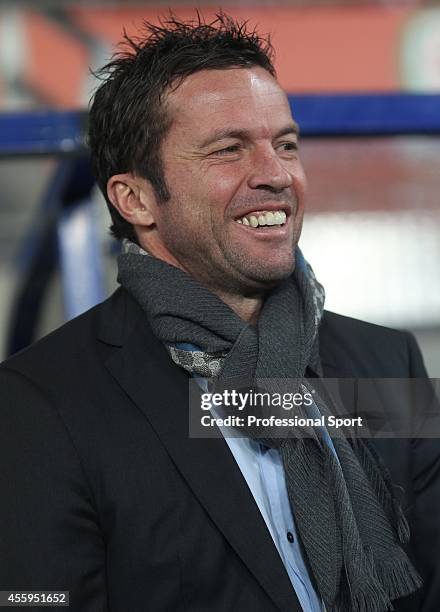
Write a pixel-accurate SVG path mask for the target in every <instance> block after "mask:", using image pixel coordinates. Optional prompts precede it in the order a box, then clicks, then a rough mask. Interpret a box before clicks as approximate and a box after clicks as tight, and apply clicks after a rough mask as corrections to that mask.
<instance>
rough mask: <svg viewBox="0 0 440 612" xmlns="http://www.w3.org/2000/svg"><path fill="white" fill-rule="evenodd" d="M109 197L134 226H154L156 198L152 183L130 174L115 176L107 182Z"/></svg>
mask: <svg viewBox="0 0 440 612" xmlns="http://www.w3.org/2000/svg"><path fill="white" fill-rule="evenodd" d="M107 196H108V198H109V200H110V202H111V203H112V204H113V206H114V207H115V208H116V210H117V211H118V212H119V214H120V215H121V216H122V217H124V219H125V220H126V221H128V222H129V223H131V224H132V225H140V226H144V227H149V226H151V225H154V223H155V219H154V211H155V206H156V196H155V193H154V190H153V187H152V185H151V183H150V182H149V181H147V180H145V179H142V178H139V177H137V176H133V175H132V174H130V173H125V174H115V175H114V176H112V177H110V178H109V180H108V182H107Z"/></svg>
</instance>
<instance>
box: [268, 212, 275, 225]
mask: <svg viewBox="0 0 440 612" xmlns="http://www.w3.org/2000/svg"><path fill="white" fill-rule="evenodd" d="M266 223H267V225H275V215H274V214H273V212H268V213H266Z"/></svg>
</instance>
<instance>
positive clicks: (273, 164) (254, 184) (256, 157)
mask: <svg viewBox="0 0 440 612" xmlns="http://www.w3.org/2000/svg"><path fill="white" fill-rule="evenodd" d="M251 163H252V167H251V171H250V173H249V177H248V186H249V187H250V188H251V189H268V190H270V191H274V192H279V191H283V189H287V188H288V187H291V186H292V183H293V176H292V174H291V173H290V172H289V171H288V170H287V168H286V167H285V165H284V164H283V160H281V159H280V158H279V156H278V154H277V152H276V151H275V150H274V149H273V148H272V146H270V148H264V149H258V148H256V149H255V150H254V154H253V156H252V162H251Z"/></svg>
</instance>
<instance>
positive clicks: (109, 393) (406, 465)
mask: <svg viewBox="0 0 440 612" xmlns="http://www.w3.org/2000/svg"><path fill="white" fill-rule="evenodd" d="M126 43H127V47H126V49H125V50H122V51H121V52H120V53H119V54H117V55H116V56H115V57H114V58H113V60H112V61H111V62H110V63H109V64H108V65H107V66H105V67H104V68H103V69H102V71H100V72H99V74H98V76H99V77H100V78H101V79H102V83H101V84H100V86H99V88H98V89H97V91H96V93H95V95H94V99H93V104H92V106H91V112H90V146H91V152H92V160H93V165H94V168H95V173H96V177H97V180H98V183H99V185H100V187H101V189H102V191H103V193H104V195H105V197H106V200H107V204H108V206H109V210H110V213H111V216H112V220H113V226H112V231H113V234H114V235H115V237H116V238H118V239H119V240H121V241H122V250H121V255H120V256H119V259H118V266H119V276H118V279H119V282H120V284H121V287H120V288H119V289H118V290H117V291H116V293H115V294H114V295H113V296H111V297H110V298H109V299H108V300H107V301H106V302H104V303H103V304H101V305H98V306H97V307H96V308H94V309H92V310H91V311H89V312H87V313H85V314H84V315H82V316H81V317H79V318H77V319H75V320H74V321H71V322H70V323H68V324H67V325H65V326H63V327H62V328H61V329H60V330H58V331H57V332H55V333H54V334H51V335H50V336H49V337H47V338H45V339H43V340H42V341H40V342H39V343H37V344H36V345H34V346H33V347H31V348H30V349H28V350H26V351H24V352H22V353H21V354H19V355H17V356H15V357H12V358H11V359H9V360H8V361H7V362H5V363H4V364H3V365H2V367H1V369H0V385H1V397H2V405H1V412H0V465H1V470H0V487H1V489H0V490H1V494H2V502H1V504H0V525H1V530H2V531H1V537H0V588H1V589H3V590H5V589H10V590H11V592H17V591H18V590H21V591H43V590H44V591H69V594H70V605H71V607H72V609H73V610H75V611H79V612H88V611H90V612H98V611H104V610H109V611H110V610H111V611H112V612H127V611H129V612H141V611H144V610H149V611H152V612H160V611H164V612H165V611H169V610H172V611H173V612H174V611H175V612H177V611H179V610H182V611H183V610H187V611H191V612H196V611H200V612H230V611H234V612H235V611H240V612H241V611H243V612H244V611H246V612H247V611H248V610H252V612H269V611H274V612H275V611H276V610H278V611H280V610H281V611H282V612H293V611H297V612H300V611H301V610H304V611H305V612H322V611H323V610H327V612H351V611H362V612H385V611H386V610H390V609H395V610H401V611H402V612H404V611H407V612H408V611H410V610H411V611H414V612H415V611H418V612H420V611H424V612H434V610H437V609H438V602H439V593H440V591H439V586H438V584H439V580H438V567H437V565H438V564H437V561H436V556H438V555H436V554H430V552H429V551H430V550H432V549H433V547H434V550H435V547H436V546H437V545H438V528H437V520H438V515H439V507H438V503H439V501H438V495H437V494H436V491H437V488H436V487H437V485H436V483H437V481H438V471H439V452H438V444H437V443H434V442H435V441H434V442H433V441H430V440H416V441H413V440H410V439H402V440H386V441H385V443H384V444H382V445H380V446H377V447H376V448H375V447H374V446H373V444H372V442H368V443H367V441H365V440H362V439H360V440H357V439H356V438H350V439H348V438H346V437H345V435H344V433H338V434H335V435H334V436H332V437H330V436H329V435H328V432H327V431H324V430H323V427H320V428H319V429H320V434H319V436H318V434H316V435H315V434H314V435H312V436H311V437H310V438H307V439H301V438H298V437H293V438H291V437H287V438H286V437H285V436H280V432H279V430H278V429H277V428H276V427H275V426H272V425H270V426H268V427H266V428H265V429H264V436H263V437H258V436H256V435H255V431H254V430H251V429H250V428H247V429H244V430H243V435H242V437H240V438H234V437H232V438H227V437H225V438H224V437H222V436H221V434H220V433H219V432H218V434H219V435H218V436H217V437H216V438H209V439H198V438H190V437H189V436H188V387H189V381H190V378H191V377H196V379H197V384H198V385H199V386H200V387H201V388H202V389H203V390H204V391H206V390H207V389H208V388H211V387H216V386H219V388H220V387H221V388H233V387H234V381H237V380H245V381H246V382H248V383H250V384H253V383H254V382H255V381H258V380H260V379H262V378H268V379H270V380H275V379H287V378H290V379H294V380H296V381H299V383H298V384H299V388H301V389H305V390H306V391H307V396H308V397H309V398H313V399H311V400H310V402H309V404H308V405H309V408H310V411H309V412H308V413H307V416H309V417H311V419H310V420H313V419H315V421H317V422H319V423H322V422H323V421H322V418H323V417H326V416H329V415H331V414H332V412H333V410H334V409H335V407H337V406H338V405H339V404H338V402H339V399H334V398H332V397H331V396H330V395H328V394H326V393H321V392H319V393H317V392H316V389H318V388H320V387H319V382H320V379H321V378H322V377H323V376H327V377H332V378H338V377H339V378H341V379H342V378H356V377H365V378H368V377H372V378H380V377H389V378H407V377H414V378H416V377H424V376H426V372H425V370H424V366H423V362H422V359H421V356H420V353H419V351H418V348H417V346H416V344H415V341H414V340H413V338H412V337H411V336H410V335H409V334H407V333H404V332H398V331H394V330H389V329H385V328H381V327H377V326H374V325H370V324H367V323H362V322H360V321H355V320H352V319H348V318H345V317H341V316H338V315H334V314H332V313H328V312H324V311H323V302H324V292H323V289H322V287H321V285H320V284H319V283H318V281H317V280H316V278H315V276H314V274H313V272H312V269H311V268H310V266H309V265H308V264H307V262H306V261H305V259H304V257H303V255H302V253H301V251H300V250H299V248H298V241H299V238H300V234H301V227H302V221H303V213H304V197H305V190H306V179H305V175H304V171H303V168H302V165H301V161H300V158H299V154H298V126H297V124H296V123H295V121H294V119H293V118H292V115H291V110H290V106H289V103H288V100H287V97H286V94H285V93H284V92H283V90H282V89H281V88H280V86H279V84H278V82H277V80H276V76H275V70H274V67H273V64H272V55H271V54H272V51H271V47H270V44H269V43H268V41H266V40H264V39H262V38H260V37H259V36H258V35H257V34H256V33H255V32H249V31H247V30H246V27H245V26H244V25H240V24H237V23H235V22H234V21H233V20H231V19H230V18H228V17H226V16H225V15H223V14H221V15H220V16H219V17H218V18H217V19H216V20H215V21H214V22H213V23H211V24H207V23H204V22H203V21H201V20H198V21H196V22H194V23H192V22H191V23H190V22H182V21H179V20H177V19H174V18H171V19H169V20H167V21H164V22H163V23H162V24H161V25H160V26H152V25H150V24H147V25H146V28H145V32H144V33H143V35H142V36H141V37H140V38H139V39H136V40H130V39H127V40H126ZM342 391H343V389H342ZM342 391H341V393H342ZM225 397H226V396H225ZM387 401H390V402H392V398H391V399H390V398H388V400H387V398H385V399H384V402H385V405H384V406H381V407H380V409H382V408H383V410H384V413H386V411H387V410H388V408H389V406H388V405H387ZM225 404H226V401H225ZM405 409H406V408H405V406H404V404H402V405H401V410H402V411H404V410H405ZM257 416H258V415H257ZM273 422H274V420H273V419H272V420H271V423H273ZM382 442H383V441H382ZM384 463H385V464H387V468H386V467H385V465H384ZM393 483H394V484H395V485H398V486H399V490H401V491H403V495H402V497H401V500H400V501H398V500H397V499H396V497H395V489H394V486H393ZM410 532H411V539H410ZM422 580H423V582H424V586H423V588H421V585H422ZM391 606H394V608H392V607H391Z"/></svg>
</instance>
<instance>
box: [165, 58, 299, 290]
mask: <svg viewBox="0 0 440 612" xmlns="http://www.w3.org/2000/svg"><path fill="white" fill-rule="evenodd" d="M167 106H168V109H169V112H170V113H171V117H172V126H171V128H170V131H169V132H168V134H167V136H166V137H165V139H164V141H163V143H162V148H161V154H162V159H163V165H164V174H165V180H166V183H167V185H168V188H169V191H170V194H171V199H170V200H169V201H168V202H165V203H162V204H159V205H158V206H157V207H156V208H155V223H156V228H155V233H156V236H155V238H156V242H157V243H158V244H159V245H160V257H161V258H162V259H165V260H166V261H168V262H169V263H172V264H174V265H178V266H179V267H180V268H182V269H184V270H185V271H186V272H188V273H189V274H191V275H192V276H193V277H195V278H196V279H198V280H199V281H200V282H202V283H203V284H205V285H206V286H208V287H209V288H210V289H211V290H214V291H218V292H223V291H226V292H229V293H231V292H233V293H239V294H243V295H247V294H249V295H250V294H252V293H253V292H256V291H257V292H258V291H261V290H264V289H266V288H268V287H270V286H272V285H274V284H276V283H277V282H279V281H280V280H281V279H283V278H285V277H287V276H288V275H290V274H291V273H292V271H293V268H294V248H295V246H296V244H297V242H298V239H299V236H300V232H301V225H302V217H303V208H304V192H305V186H306V180H305V175H304V172H303V168H302V166H301V162H300V160H299V157H298V151H297V131H296V124H295V123H294V121H293V120H292V116H291V112H290V108H289V104H288V101H287V97H286V95H285V93H284V92H283V91H282V89H281V88H280V86H279V85H278V83H277V82H276V80H275V79H274V78H273V77H272V76H271V75H270V74H269V73H268V72H267V71H266V70H264V69H262V68H251V69H230V70H205V71H202V72H198V73H196V74H194V75H192V76H190V77H188V78H187V79H185V81H184V82H183V83H182V84H181V85H180V86H179V87H178V88H177V89H176V90H175V91H174V92H171V93H170V94H169V95H168V97H167ZM257 222H258V226H257V227H253V226H255V225H256V224H257Z"/></svg>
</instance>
